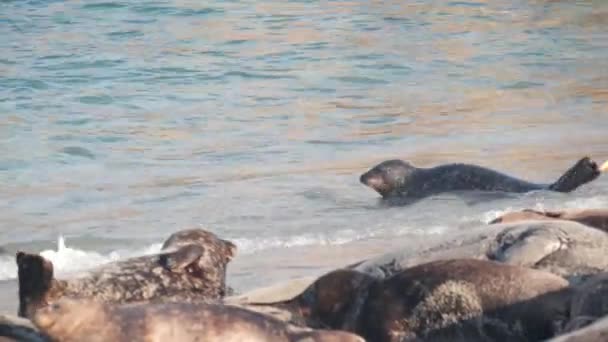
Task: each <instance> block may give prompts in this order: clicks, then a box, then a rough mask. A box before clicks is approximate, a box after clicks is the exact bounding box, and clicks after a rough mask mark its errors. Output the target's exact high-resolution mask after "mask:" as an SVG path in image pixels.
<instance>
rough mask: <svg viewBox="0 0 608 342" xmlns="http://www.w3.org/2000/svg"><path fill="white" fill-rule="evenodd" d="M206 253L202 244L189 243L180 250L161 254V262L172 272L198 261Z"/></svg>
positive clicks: (179, 270)
mask: <svg viewBox="0 0 608 342" xmlns="http://www.w3.org/2000/svg"><path fill="white" fill-rule="evenodd" d="M204 254H205V249H204V248H203V247H202V246H200V245H195V244H189V245H185V246H182V247H180V248H179V249H178V250H176V251H173V252H169V253H164V254H161V255H160V260H159V261H160V264H161V265H162V266H163V267H165V268H167V269H168V270H169V271H171V272H181V271H182V270H183V269H185V268H186V267H188V266H190V265H192V264H193V263H195V262H197V261H198V260H199V259H200V258H201V257H202V256H203V255H204Z"/></svg>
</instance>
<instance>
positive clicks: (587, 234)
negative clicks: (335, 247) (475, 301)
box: [347, 220, 608, 284]
mask: <svg viewBox="0 0 608 342" xmlns="http://www.w3.org/2000/svg"><path fill="white" fill-rule="evenodd" d="M606 250H608V234H606V233H604V232H603V231H601V230H599V229H595V228H591V227H588V226H585V225H582V224H580V223H577V222H571V221H561V220H554V221H550V220H549V221H548V220H541V221H519V222H515V223H503V224H494V225H482V226H479V227H473V228H469V229H467V230H466V231H454V232H451V233H446V235H444V236H443V237H441V238H439V239H436V240H433V241H431V242H428V243H427V245H426V246H425V245H422V244H420V246H419V245H418V244H415V245H411V246H408V247H407V248H403V249H400V250H397V251H394V252H389V253H386V254H384V255H381V256H378V257H374V258H370V259H367V260H363V261H361V262H358V263H355V264H352V265H349V266H347V268H351V269H355V270H359V271H361V272H365V273H368V274H370V275H373V276H375V277H379V278H382V277H387V276H390V275H392V274H394V273H395V272H398V271H400V270H403V269H406V268H408V267H411V266H414V265H417V264H420V263H423V262H429V261H433V260H440V259H449V258H475V259H482V260H494V261H499V262H503V263H507V264H512V265H519V266H525V267H530V268H534V269H540V270H545V271H549V272H552V273H554V274H557V275H559V276H562V277H565V278H567V279H568V280H570V281H571V282H572V283H573V284H576V283H579V282H580V281H581V280H584V279H585V278H586V277H588V276H590V275H593V274H596V273H600V272H603V271H605V270H608V253H606Z"/></svg>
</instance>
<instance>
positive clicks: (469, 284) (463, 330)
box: [241, 259, 570, 342]
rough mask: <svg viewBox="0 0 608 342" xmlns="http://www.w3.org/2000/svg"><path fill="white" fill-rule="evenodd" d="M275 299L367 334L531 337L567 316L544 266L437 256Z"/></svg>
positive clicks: (333, 278)
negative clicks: (540, 268)
mask: <svg viewBox="0 0 608 342" xmlns="http://www.w3.org/2000/svg"><path fill="white" fill-rule="evenodd" d="M242 298H247V300H248V303H247V302H243V303H241V305H251V306H252V307H254V306H257V307H260V306H262V305H266V306H274V307H277V308H279V309H282V310H289V311H291V312H293V313H294V316H301V317H302V318H303V320H304V321H305V322H306V325H308V326H310V327H313V328H327V329H341V330H346V331H351V332H354V333H357V334H358V335H360V336H363V337H364V338H365V339H366V340H367V341H378V342H388V341H390V342H396V341H538V340H541V339H544V338H549V337H552V336H553V335H554V333H555V327H556V326H557V327H560V326H561V325H562V324H563V322H564V321H565V320H567V318H568V317H567V307H568V300H569V298H570V289H569V287H568V282H567V281H566V280H565V279H563V278H561V277H559V276H556V275H553V274H551V273H548V272H543V271H538V270H533V269H529V268H524V267H518V266H511V265H505V264H501V263H497V262H493V261H484V260H475V259H453V260H440V261H435V262H431V263H426V264H421V265H418V266H414V267H412V268H409V269H406V270H403V271H400V272H398V273H396V274H394V275H393V276H391V277H388V278H386V279H377V278H374V277H372V276H370V275H368V274H365V273H361V272H357V271H353V270H345V269H342V270H336V271H332V272H329V273H327V274H325V275H323V276H321V277H320V278H318V279H317V280H316V281H314V282H313V283H312V284H311V285H310V286H308V287H307V288H306V289H305V290H304V291H303V292H302V293H300V294H299V295H297V296H296V297H295V298H292V299H288V300H284V301H282V302H275V303H271V302H266V303H259V302H256V298H255V296H249V297H242Z"/></svg>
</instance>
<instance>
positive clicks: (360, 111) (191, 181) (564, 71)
mask: <svg viewBox="0 0 608 342" xmlns="http://www.w3.org/2000/svg"><path fill="white" fill-rule="evenodd" d="M606 18H608V3H607V2H603V1H586V2H578V1H577V2H572V1H529V0H528V1H475V2H471V1H459V2H444V1H406V2H403V1H382V2H379V1H372V2H345V1H342V2H316V1H294V2H286V1H226V0H224V1H205V2H201V1H178V0H174V1H138V2H126V1H124V2H118V1H103V2H99V1H44V0H40V1H34V0H32V1H1V2H0V51H1V52H2V53H1V54H0V181H1V182H2V190H1V191H0V210H1V212H2V218H1V219H0V246H3V247H4V249H5V250H6V252H7V256H4V257H2V256H0V279H7V280H8V279H13V278H14V277H15V265H14V260H13V259H12V255H13V253H14V252H15V251H16V250H17V249H25V250H29V251H37V252H38V251H43V250H46V252H45V253H46V255H47V256H48V257H50V258H51V259H52V260H54V261H55V262H56V263H57V264H58V265H59V267H58V269H59V271H60V272H62V271H70V270H74V269H79V268H82V267H90V266H93V265H95V264H99V263H102V262H104V261H107V260H115V259H117V258H123V257H128V256H131V255H135V254H141V253H147V252H153V251H154V250H155V248H158V246H159V243H160V242H162V240H163V239H164V238H165V237H167V236H168V235H169V234H171V233H172V232H173V231H175V230H178V229H181V228H187V227H192V226H197V225H202V226H204V227H207V228H209V229H211V230H213V231H214V232H216V233H217V234H219V235H220V236H222V237H226V238H228V239H231V240H233V241H235V242H236V243H237V244H238V246H239V255H238V257H237V258H236V259H235V260H234V263H233V264H231V266H230V282H231V283H232V285H233V286H234V287H235V288H237V289H241V290H242V289H246V288H251V287H253V286H257V285H261V284H264V283H268V282H270V281H275V280H277V279H280V278H285V277H293V276H299V275H308V274H311V273H319V272H322V271H323V270H326V269H329V268H330V267H334V266H337V265H340V264H342V262H351V261H353V260H356V259H359V258H362V257H365V256H367V255H370V254H374V253H380V252H381V251H382V250H383V248H384V247H386V246H388V245H391V243H392V242H393V241H397V240H398V241H410V240H409V239H408V237H418V238H420V237H424V236H426V235H428V236H429V237H428V238H429V239H431V238H432V236H434V234H441V233H442V232H445V231H447V230H449V229H453V227H455V226H462V225H464V226H466V225H474V224H478V223H481V222H484V221H487V220H489V219H491V218H493V217H495V216H496V215H498V214H499V213H500V212H502V211H504V210H508V209H517V208H524V207H530V206H532V207H546V208H563V207H570V208H572V207H601V206H606V204H607V203H608V196H607V195H605V194H606V190H607V189H608V177H606V176H604V177H603V178H600V179H598V180H597V181H595V182H593V183H591V184H588V185H586V186H584V187H582V188H580V189H579V190H577V191H576V192H574V193H571V194H567V195H564V194H549V193H543V192H537V193H531V194H527V195H522V196H515V197H513V198H507V199H501V200H495V201H486V200H483V199H482V200H478V201H474V200H463V199H462V198H459V197H456V196H450V195H443V196H438V197H435V198H429V199H427V200H425V201H422V202H420V203H417V204H416V205H413V206H410V207H407V208H383V207H381V206H379V205H378V203H377V195H376V194H374V193H373V192H372V191H371V190H369V189H367V188H365V187H364V186H363V185H361V184H359V183H358V177H359V175H360V174H361V173H362V172H364V171H366V170H367V169H368V168H369V167H371V166H373V165H374V164H375V163H377V162H379V161H381V160H384V159H388V158H396V157H398V158H403V159H407V160H410V161H411V162H413V163H415V164H416V165H421V166H431V165H436V164H439V163H445V162H453V161H462V162H469V163H477V164H481V165H485V166H489V167H493V168H496V169H500V170H502V171H505V172H507V173H510V174H513V175H516V176H520V177H523V178H527V179H530V180H536V181H546V182H548V181H552V180H554V179H556V178H557V177H558V176H559V175H560V174H561V173H562V172H563V171H565V170H566V169H567V168H569V167H570V166H571V165H572V164H573V163H574V162H575V161H576V160H577V159H578V158H580V157H582V156H583V155H590V156H591V157H593V158H594V159H596V160H598V161H603V160H605V159H606V158H608V138H607V137H606V132H608V116H607V115H606V104H607V102H608V63H607V62H606V60H607V57H608V34H606V31H605V27H606V24H608V20H607V19H606ZM60 235H62V236H64V237H65V238H66V241H67V242H66V243H67V246H68V247H67V248H63V249H60V250H59V252H58V253H52V252H53V251H57V239H58V237H59V236H60ZM3 286H5V285H3ZM9 287H10V286H9ZM11 291H12V290H11Z"/></svg>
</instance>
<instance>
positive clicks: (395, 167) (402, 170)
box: [359, 159, 417, 197]
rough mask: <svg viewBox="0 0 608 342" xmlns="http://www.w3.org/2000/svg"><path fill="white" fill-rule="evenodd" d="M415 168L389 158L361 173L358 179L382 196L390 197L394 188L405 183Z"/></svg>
mask: <svg viewBox="0 0 608 342" xmlns="http://www.w3.org/2000/svg"><path fill="white" fill-rule="evenodd" d="M416 169H417V168H416V167H414V166H412V165H411V164H410V163H408V162H405V161H403V160H399V159H391V160H387V161H383V162H382V163H380V164H378V165H376V166H374V167H373V168H372V169H371V170H369V171H367V172H365V173H364V174H362V175H361V177H360V178H359V181H360V182H361V183H363V184H365V185H367V186H369V187H370V188H372V189H374V190H376V191H377V192H378V193H379V194H380V195H382V197H390V196H391V195H392V193H393V191H394V190H395V189H398V188H401V187H403V185H405V184H406V182H407V180H408V178H409V177H410V176H411V175H412V174H413V173H414V172H415V171H416Z"/></svg>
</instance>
